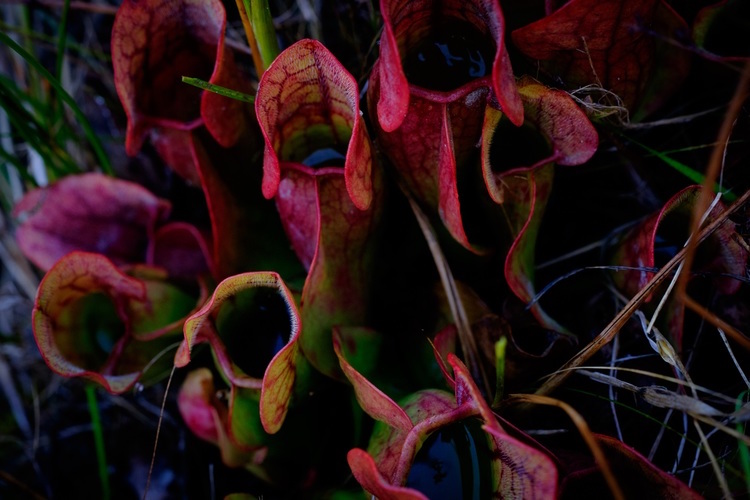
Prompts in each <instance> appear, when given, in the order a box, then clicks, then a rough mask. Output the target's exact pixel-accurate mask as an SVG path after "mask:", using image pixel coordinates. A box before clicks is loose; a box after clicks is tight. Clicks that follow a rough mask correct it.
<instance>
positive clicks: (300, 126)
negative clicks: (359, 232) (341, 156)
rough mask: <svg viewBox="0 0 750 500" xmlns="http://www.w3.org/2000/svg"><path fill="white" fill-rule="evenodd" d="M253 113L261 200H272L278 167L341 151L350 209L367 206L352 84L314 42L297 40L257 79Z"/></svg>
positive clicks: (365, 152) (363, 142)
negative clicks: (260, 146) (258, 135)
mask: <svg viewBox="0 0 750 500" xmlns="http://www.w3.org/2000/svg"><path fill="white" fill-rule="evenodd" d="M255 110H256V114H257V116H258V122H259V123H260V126H261V129H262V131H263V136H264V137H265V141H266V146H265V154H264V164H263V171H264V178H263V194H264V195H265V196H266V197H267V198H271V197H273V196H275V195H276V193H277V191H278V189H279V184H280V182H281V167H280V162H293V163H304V161H305V159H306V158H308V157H310V155H312V154H313V153H315V152H316V151H317V150H321V149H324V148H331V149H333V150H338V151H339V152H344V151H346V156H345V161H344V177H345V179H346V189H347V192H348V193H349V197H350V198H351V201H352V203H354V205H355V206H356V207H357V208H359V209H360V210H365V209H367V208H368V207H369V206H370V203H371V201H372V181H371V176H372V149H371V146H370V142H369V139H368V137H367V131H366V130H365V125H364V120H363V118H362V116H361V114H360V112H359V89H358V87H357V82H356V80H355V79H354V77H352V75H351V74H349V72H348V71H346V69H345V68H344V67H343V65H341V63H340V62H339V61H338V60H337V59H336V58H335V57H334V56H333V54H331V53H330V52H329V51H328V49H326V48H325V47H324V46H323V45H322V44H321V43H320V42H317V41H315V40H301V41H299V42H297V43H295V44H294V45H292V46H291V47H289V48H288V49H286V50H285V51H284V52H282V53H281V54H280V55H279V57H277V58H276V60H275V61H274V62H273V63H272V64H271V66H269V68H268V69H267V70H266V72H265V73H264V74H263V77H262V78H261V82H260V84H259V87H258V94H257V98H256V101H255Z"/></svg>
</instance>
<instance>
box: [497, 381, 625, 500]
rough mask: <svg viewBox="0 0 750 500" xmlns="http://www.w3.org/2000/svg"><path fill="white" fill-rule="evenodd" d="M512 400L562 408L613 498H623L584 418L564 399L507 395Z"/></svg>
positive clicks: (532, 395)
mask: <svg viewBox="0 0 750 500" xmlns="http://www.w3.org/2000/svg"><path fill="white" fill-rule="evenodd" d="M514 402H518V403H531V404H539V405H546V406H555V407H557V408H560V409H561V410H563V411H564V412H565V413H566V414H567V415H568V417H569V418H570V420H571V421H572V422H573V424H574V425H575V426H576V428H577V429H578V432H579V433H580V434H581V437H582V438H583V440H584V441H585V442H586V445H587V446H588V447H589V450H591V455H593V457H594V461H596V464H597V465H598V466H599V470H601V473H602V476H604V480H605V481H606V482H607V486H608V487H609V490H610V491H611V492H612V496H613V498H615V499H624V498H625V494H624V493H623V492H622V488H620V485H619V484H618V482H617V479H616V478H615V475H614V474H613V473H612V468H611V467H610V466H609V461H608V460H607V457H606V456H605V455H604V451H603V450H602V448H601V446H599V443H598V442H597V441H596V438H595V437H594V434H593V433H592V432H591V429H590V428H589V425H588V424H587V423H586V420H585V419H584V418H583V417H582V416H581V414H580V413H578V412H577V411H576V410H575V409H574V408H573V407H572V406H570V405H569V404H568V403H566V402H564V401H560V400H559V399H555V398H551V397H549V396H540V395H538V394H511V395H510V396H509V397H508V401H507V403H508V404H512V403H514Z"/></svg>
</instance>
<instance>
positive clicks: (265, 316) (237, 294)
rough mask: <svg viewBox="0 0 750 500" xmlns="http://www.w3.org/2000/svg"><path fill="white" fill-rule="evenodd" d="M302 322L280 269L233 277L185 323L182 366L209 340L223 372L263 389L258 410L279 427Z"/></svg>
mask: <svg viewBox="0 0 750 500" xmlns="http://www.w3.org/2000/svg"><path fill="white" fill-rule="evenodd" d="M299 330H300V321H299V314H298V312H297V308H296V306H295V304H294V300H293V298H292V296H291V292H289V290H288V289H287V288H286V286H285V285H284V283H283V281H282V280H281V278H280V277H279V275H278V274H276V273H272V272H253V273H245V274H240V275H237V276H232V277H230V278H227V279H225V280H224V281H222V282H221V283H219V285H218V286H217V287H216V290H215V291H214V293H213V295H212V297H211V298H210V299H209V301H208V302H207V303H206V304H205V305H204V306H203V307H202V308H201V310H199V311H198V312H197V313H195V314H194V315H192V316H191V317H190V318H188V320H187V321H186V322H185V328H184V333H185V343H184V345H183V348H182V349H180V351H178V353H177V356H176V357H175V364H176V365H177V366H184V365H186V364H187V363H188V362H189V361H190V351H191V350H192V348H193V347H194V346H195V345H196V344H198V343H201V342H208V343H209V344H210V346H211V349H212V350H213V353H214V357H215V359H216V361H217V363H218V365H219V367H220V369H221V370H222V373H223V374H224V376H225V377H226V378H227V380H229V381H230V382H231V384H232V385H233V387H234V386H236V387H239V388H245V389H251V390H253V391H255V392H256V393H257V392H258V391H260V403H259V406H260V408H259V411H260V418H261V422H262V424H263V427H264V429H265V431H266V432H268V433H274V432H276V431H278V430H279V428H280V427H281V424H282V423H283V420H284V417H285V415H286V412H287V409H288V405H289V399H290V397H291V392H292V388H293V385H294V377H295V366H296V360H297V352H298V347H297V341H298V338H299Z"/></svg>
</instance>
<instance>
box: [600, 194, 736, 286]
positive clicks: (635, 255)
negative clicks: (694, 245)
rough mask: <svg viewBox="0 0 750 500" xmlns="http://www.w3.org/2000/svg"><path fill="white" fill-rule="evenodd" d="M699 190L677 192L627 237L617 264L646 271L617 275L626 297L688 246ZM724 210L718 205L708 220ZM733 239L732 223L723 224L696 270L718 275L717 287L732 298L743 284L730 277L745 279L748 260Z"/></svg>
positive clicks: (715, 233) (733, 228)
mask: <svg viewBox="0 0 750 500" xmlns="http://www.w3.org/2000/svg"><path fill="white" fill-rule="evenodd" d="M700 190H701V188H700V186H688V187H686V188H685V189H683V190H682V191H680V192H678V193H677V194H675V195H674V196H672V198H670V199H669V200H667V202H666V203H665V204H664V206H663V207H662V208H661V210H659V211H658V212H657V213H655V214H653V215H652V216H650V217H649V218H647V219H646V220H645V221H643V222H642V223H641V224H640V225H639V226H638V227H636V228H635V229H633V230H632V231H631V232H630V233H629V234H628V235H627V236H626V237H625V239H624V241H623V242H622V244H621V246H620V249H619V251H618V253H617V254H616V256H615V258H614V260H615V262H616V263H618V264H621V265H625V266H633V267H641V268H643V269H642V270H632V271H623V272H621V273H618V274H617V275H616V278H615V279H616V281H617V283H618V286H620V287H621V288H622V289H623V290H624V291H625V292H626V293H627V294H629V295H632V294H635V293H636V292H638V290H640V289H641V288H643V287H644V286H645V285H646V283H648V281H649V280H650V279H651V277H652V276H653V275H654V272H653V271H652V270H651V269H654V268H658V267H660V266H662V265H664V264H666V263H667V262H668V261H669V259H671V258H672V257H673V256H674V254H676V253H677V252H678V251H680V249H682V247H683V245H685V243H686V242H687V239H688V237H689V229H690V219H691V217H692V213H693V207H694V206H695V202H696V200H697V199H698V196H699V195H700ZM723 209H724V205H723V204H722V203H718V204H717V205H716V207H714V209H713V210H712V211H711V213H710V214H709V216H708V217H707V220H708V221H711V220H712V219H713V218H715V217H716V216H717V215H718V214H719V213H720V212H721V211H722V210H723ZM734 235H736V230H735V227H734V224H732V223H731V222H729V221H727V222H725V223H724V224H722V225H721V226H720V227H719V229H717V230H716V231H715V232H714V233H713V235H712V236H711V238H709V240H708V241H707V242H706V243H704V245H705V246H706V248H702V249H701V251H700V252H699V255H698V261H697V262H696V268H700V269H701V270H702V271H709V272H714V273H716V274H717V276H716V278H715V279H714V283H715V285H716V287H717V289H718V290H719V291H720V292H721V293H723V294H732V293H735V292H736V291H737V290H738V289H739V287H740V286H741V282H740V281H738V280H736V279H733V278H732V277H731V276H732V275H734V276H742V275H743V273H744V269H745V264H746V263H747V258H748V252H747V251H746V250H745V249H744V248H743V247H742V245H740V244H739V243H738V242H737V241H736V239H735V236H734ZM722 273H723V274H725V276H722ZM647 300H650V297H649V298H648V299H647Z"/></svg>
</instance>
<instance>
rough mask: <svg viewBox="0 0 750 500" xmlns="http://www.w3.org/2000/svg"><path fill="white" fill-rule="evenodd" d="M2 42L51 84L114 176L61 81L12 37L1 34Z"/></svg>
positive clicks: (88, 125) (104, 165) (91, 130)
mask: <svg viewBox="0 0 750 500" xmlns="http://www.w3.org/2000/svg"><path fill="white" fill-rule="evenodd" d="M0 42H2V43H3V44H5V45H7V46H8V47H10V48H11V49H13V51H14V52H16V53H18V54H19V55H20V56H21V57H23V59H24V60H25V61H26V62H27V63H28V64H29V65H30V66H32V67H33V68H34V69H35V70H36V71H37V72H38V73H39V74H40V75H41V76H42V77H44V79H46V80H47V81H48V82H49V84H50V85H51V86H52V87H53V88H54V89H55V91H56V92H57V93H58V95H59V96H60V98H61V99H62V100H63V101H64V102H65V103H66V104H67V105H68V106H70V109H71V110H72V111H73V114H74V115H75V116H76V118H77V119H78V122H79V124H80V125H81V128H83V132H84V134H85V135H86V138H87V139H88V140H89V143H90V144H91V148H92V149H93V150H94V154H95V155H96V158H97V160H99V167H100V168H101V169H102V171H103V172H105V173H107V174H110V175H112V174H113V170H112V165H111V163H110V162H109V158H108V157H107V153H106V152H105V151H104V147H103V146H102V144H101V142H100V141H99V138H98V137H97V136H96V134H95V133H94V130H93V129H92V128H91V124H90V123H89V121H88V119H86V115H84V114H83V111H81V108H79V107H78V105H77V104H76V102H75V100H74V99H73V98H72V97H71V96H70V94H68V93H67V92H66V91H65V89H64V88H63V86H62V85H61V84H60V81H59V80H58V79H57V78H55V77H54V75H52V74H51V73H50V72H49V71H47V69H46V68H45V67H44V66H42V65H41V64H40V63H39V61H37V60H36V58H34V56H32V55H31V54H30V53H29V52H27V51H26V49H24V48H23V47H21V46H20V45H18V44H17V43H16V42H15V41H14V40H13V39H12V38H11V37H9V36H8V35H6V34H5V33H2V32H0Z"/></svg>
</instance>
